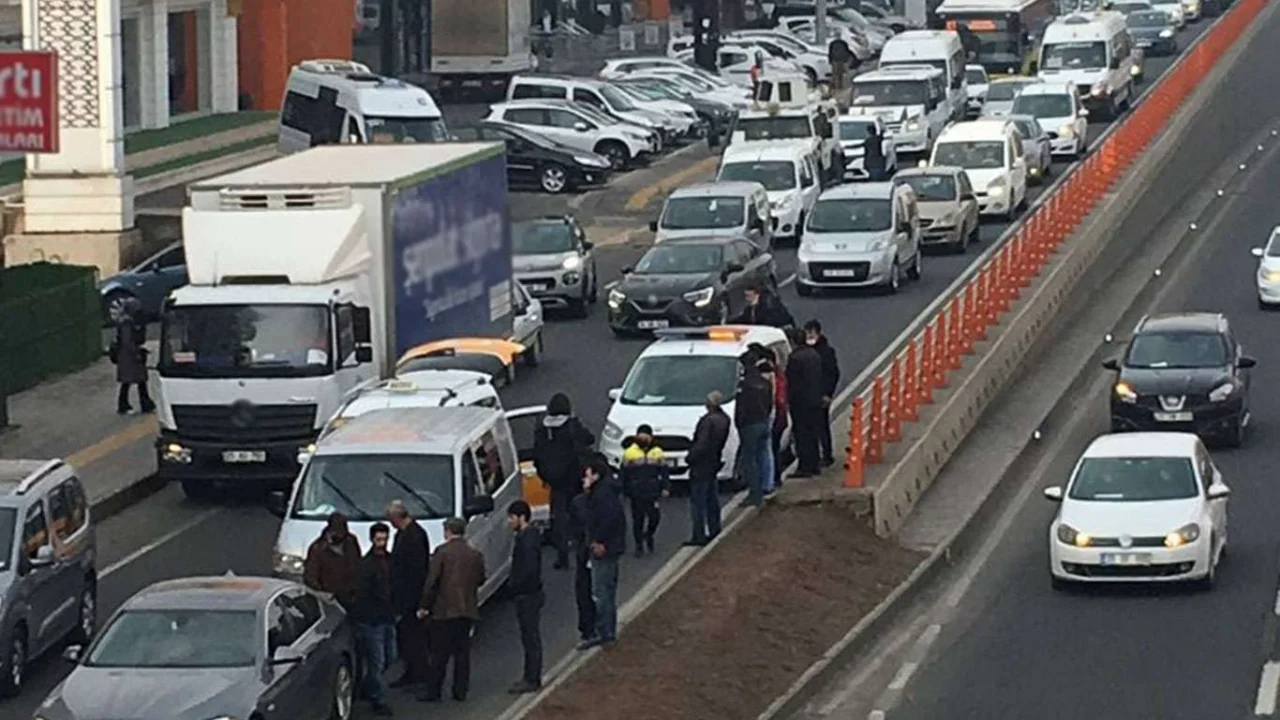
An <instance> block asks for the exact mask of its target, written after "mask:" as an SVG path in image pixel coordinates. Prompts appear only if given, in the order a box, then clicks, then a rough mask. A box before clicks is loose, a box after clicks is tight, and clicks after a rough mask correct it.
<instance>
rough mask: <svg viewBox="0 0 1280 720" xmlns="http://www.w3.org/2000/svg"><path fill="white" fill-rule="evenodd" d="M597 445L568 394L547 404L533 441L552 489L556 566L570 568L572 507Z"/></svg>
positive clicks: (537, 465)
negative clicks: (570, 509)
mask: <svg viewBox="0 0 1280 720" xmlns="http://www.w3.org/2000/svg"><path fill="white" fill-rule="evenodd" d="M595 442H596V438H595V436H594V435H592V434H591V433H590V432H589V431H588V430H587V429H586V428H585V427H583V426H582V423H581V422H580V421H579V420H578V418H577V417H575V416H574V415H573V406H572V405H571V404H570V403H569V397H568V396H567V395H565V394H564V393H556V394H555V395H553V396H551V400H550V401H549V402H548V403H547V414H546V417H544V418H542V424H541V425H539V426H538V428H537V430H536V431H535V433H534V437H533V464H534V467H535V468H537V470H538V477H541V478H542V482H544V483H546V485H547V487H548V488H550V489H551V540H552V543H553V544H554V545H555V548H556V562H555V565H554V566H553V567H554V568H555V569H557V570H563V569H564V568H566V567H568V566H569V505H570V503H571V502H572V501H573V498H574V496H575V495H577V494H578V493H579V492H581V491H582V466H583V463H584V459H585V458H586V457H587V455H588V453H590V452H591V446H592V445H594V444H595Z"/></svg>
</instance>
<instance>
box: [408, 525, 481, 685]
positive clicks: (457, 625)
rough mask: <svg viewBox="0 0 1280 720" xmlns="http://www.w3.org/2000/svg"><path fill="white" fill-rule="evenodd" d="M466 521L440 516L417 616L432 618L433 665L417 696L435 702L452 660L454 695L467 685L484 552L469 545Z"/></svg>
mask: <svg viewBox="0 0 1280 720" xmlns="http://www.w3.org/2000/svg"><path fill="white" fill-rule="evenodd" d="M466 534H467V521H466V520H463V519H462V518H449V519H448V520H445V521H444V544H443V545H441V546H440V547H438V548H436V551H435V552H434V553H432V555H431V570H430V572H429V573H428V574H427V585H426V588H425V589H424V590H423V593H422V607H421V609H420V610H419V611H418V617H421V618H430V621H431V670H430V673H429V675H428V679H427V692H426V694H424V695H422V696H420V697H419V698H418V699H419V700H421V701H423V702H439V700H440V694H441V691H442V689H443V687H444V671H445V666H446V665H448V663H449V660H450V659H452V660H453V699H454V700H457V701H459V702H461V701H463V700H466V699H467V690H468V689H469V687H470V685H471V628H472V626H473V625H474V624H475V621H476V620H478V619H479V618H480V599H479V592H480V586H481V585H483V584H484V581H485V568H484V555H483V554H481V553H480V551H479V550H476V549H475V548H473V547H471V546H470V545H469V544H467V540H466V537H465V536H466Z"/></svg>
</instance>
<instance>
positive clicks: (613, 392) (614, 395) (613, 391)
mask: <svg viewBox="0 0 1280 720" xmlns="http://www.w3.org/2000/svg"><path fill="white" fill-rule="evenodd" d="M620 397H622V388H610V389H609V399H610V400H612V401H613V402H618V398H620Z"/></svg>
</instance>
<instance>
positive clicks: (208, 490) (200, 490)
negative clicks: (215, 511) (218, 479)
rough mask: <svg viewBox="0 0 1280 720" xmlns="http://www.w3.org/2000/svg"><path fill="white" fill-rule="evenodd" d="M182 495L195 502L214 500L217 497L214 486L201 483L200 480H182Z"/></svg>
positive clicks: (209, 483)
mask: <svg viewBox="0 0 1280 720" xmlns="http://www.w3.org/2000/svg"><path fill="white" fill-rule="evenodd" d="M182 494H183V495H186V496H187V499H188V500H195V501H196V502H204V501H206V500H212V499H214V496H216V495H217V489H216V486H215V485H214V484H213V483H211V482H203V481H200V480H183V481H182Z"/></svg>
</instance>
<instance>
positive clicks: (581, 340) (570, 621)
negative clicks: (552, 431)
mask: <svg viewBox="0 0 1280 720" xmlns="http://www.w3.org/2000/svg"><path fill="white" fill-rule="evenodd" d="M1201 29H1202V26H1196V27H1193V28H1191V29H1190V30H1189V31H1188V32H1187V33H1185V35H1186V36H1187V37H1188V38H1190V37H1191V36H1192V35H1193V34H1194V33H1196V32H1199V31H1201ZM1184 44H1185V43H1184ZM1169 63H1170V61H1169V60H1168V59H1152V60H1150V61H1148V64H1147V78H1148V81H1147V85H1146V86H1144V89H1145V88H1146V87H1149V86H1150V85H1151V84H1152V81H1154V79H1155V78H1156V77H1157V76H1158V75H1159V74H1160V73H1161V72H1163V70H1164V69H1165V68H1167V67H1168V65H1169ZM1103 129H1104V126H1103V125H1102V124H1096V125H1093V126H1091V128H1090V137H1091V139H1092V138H1094V137H1096V136H1097V135H1098V134H1100V133H1101V132H1102V131H1103ZM672 167H673V169H674V166H672ZM1062 169H1063V168H1062V167H1060V166H1059V167H1057V168H1056V170H1057V171H1061V170H1062ZM1032 190H1033V195H1034V194H1038V193H1039V192H1040V190H1039V189H1037V188H1033V189H1032ZM519 195H521V196H523V197H525V198H526V199H524V200H520V201H517V202H524V203H529V204H530V205H531V206H541V207H543V208H545V209H543V210H541V211H540V212H558V211H561V210H559V208H561V207H563V205H562V203H565V202H566V201H565V200H564V199H562V198H546V197H545V196H538V195H530V194H519ZM182 198H183V193H181V192H178V193H177V195H176V196H175V197H174V198H172V199H171V201H172V202H176V203H177V204H181V202H182ZM153 199H154V198H153ZM140 204H142V203H141V201H140ZM655 214H656V208H650V209H647V210H645V211H644V212H642V213H636V214H635V215H634V222H635V225H636V226H637V227H640V226H643V225H645V224H646V223H647V222H648V220H649V219H651V216H653V215H655ZM513 215H514V216H515V217H519V216H520V215H519V214H518V213H516V212H515V211H513ZM582 220H583V221H584V224H588V225H589V224H591V223H592V220H593V218H591V217H583V218H582ZM614 220H616V218H614ZM1005 228H1006V225H1004V224H1002V223H995V222H992V223H987V224H984V226H983V228H982V239H983V241H985V242H990V241H993V240H995V239H996V238H998V237H999V236H1000V235H1001V233H1002V232H1003V231H1004V230H1005ZM644 247H645V244H643V243H637V244H635V245H630V246H628V245H623V246H614V247H609V248H602V249H601V250H600V253H599V258H598V263H599V272H600V278H601V282H602V286H603V284H605V283H607V282H610V281H612V280H615V279H617V278H618V277H619V276H620V269H621V268H622V267H624V266H627V265H630V264H633V263H634V262H635V260H636V259H637V258H638V257H639V255H640V254H641V253H642V252H643V250H644ZM979 247H981V245H979ZM976 252H977V251H973V252H972V253H971V254H970V255H968V256H956V255H949V256H937V257H929V258H926V262H925V265H924V277H923V279H922V280H921V281H919V282H916V283H910V284H908V285H906V286H904V289H903V292H901V293H899V294H897V295H895V296H882V295H872V294H867V293H850V294H834V293H832V294H823V295H822V296H820V297H812V298H800V297H799V296H797V295H796V294H795V292H794V288H793V287H791V285H790V280H789V278H790V276H791V274H792V272H793V270H794V266H795V251H794V249H782V250H779V252H778V257H777V262H778V268H779V277H780V278H782V279H783V280H784V285H785V286H786V287H785V288H784V290H783V299H784V301H785V302H786V303H787V305H788V306H789V307H790V309H791V310H792V312H793V314H794V315H795V316H796V318H797V319H798V320H799V321H801V322H803V321H805V320H807V319H809V318H818V319H820V320H821V321H822V323H823V325H824V327H825V328H826V331H827V334H828V336H829V337H830V339H831V342H832V344H833V345H834V347H835V348H836V351H837V353H838V354H839V358H840V361H841V364H842V367H843V368H844V378H845V381H846V382H847V381H848V380H849V379H852V378H853V377H854V376H855V375H857V374H858V371H859V370H860V369H861V368H862V367H864V366H865V365H866V364H867V363H868V362H870V361H871V360H872V359H874V358H875V356H876V355H878V354H879V353H880V352H881V351H882V350H883V349H884V347H885V346H886V345H887V344H888V343H889V342H890V341H892V339H893V338H894V337H896V336H897V335H898V333H899V332H901V330H902V329H903V328H904V327H905V326H906V325H908V324H909V323H910V322H911V320H912V319H913V318H914V317H915V316H916V315H918V314H919V313H920V312H921V311H922V310H923V309H924V308H925V307H926V306H927V305H928V304H929V303H930V302H931V301H932V300H933V298H934V297H935V296H936V295H937V294H938V293H940V292H941V291H942V290H944V289H945V288H946V287H947V285H948V284H949V283H950V282H951V281H952V280H953V279H954V278H955V277H956V276H957V275H958V274H959V273H960V272H961V271H962V270H963V269H964V268H965V267H966V266H967V265H968V264H969V263H970V262H972V261H973V256H974V255H976ZM645 345H646V342H645V341H643V340H632V341H620V340H617V339H615V338H614V337H613V335H612V333H610V331H609V329H608V327H607V325H606V323H605V319H604V312H603V308H601V307H597V308H595V310H594V311H593V312H592V314H591V316H590V317H589V318H587V319H585V320H553V321H552V322H551V323H550V324H549V325H548V327H547V330H546V355H545V357H544V360H543V363H542V364H541V365H540V366H539V367H537V368H536V369H532V370H530V371H529V372H527V373H526V374H524V375H523V376H522V377H521V379H520V380H519V382H517V384H516V385H515V386H513V387H511V388H509V389H506V390H504V392H503V399H504V403H505V404H506V406H507V407H509V408H514V407H519V406H522V405H527V404H542V403H544V402H545V401H546V400H547V398H548V397H549V396H550V395H551V394H552V393H553V392H556V391H561V390H563V391H566V392H568V393H569V394H570V396H571V397H572V398H573V400H574V402H575V408H576V410H577V412H578V413H579V414H580V415H581V417H582V418H583V419H584V421H585V422H586V423H587V424H588V426H589V427H591V428H592V429H594V430H598V429H599V428H600V427H601V426H602V425H603V422H604V417H605V413H606V411H607V410H608V404H609V403H608V398H607V392H608V390H609V389H610V388H611V387H614V386H616V385H618V384H620V382H621V381H622V379H623V377H624V376H625V373H626V371H627V369H628V368H629V367H630V365H631V363H632V361H633V360H634V359H635V357H636V356H637V355H638V354H639V352H640V351H641V350H642V349H643V348H644V347H645ZM840 445H841V443H840V441H839V440H837V446H838V447H839V446H840ZM149 471H150V470H149V468H148V469H147V470H146V472H149ZM139 472H140V474H141V472H143V471H142V470H140V471H139ZM664 512H665V517H664V519H663V524H662V527H661V530H660V538H659V541H658V553H657V555H655V556H653V557H650V558H646V559H643V560H635V559H628V560H627V561H626V562H625V564H624V566H623V574H622V577H623V581H622V584H623V587H622V597H621V598H620V600H621V601H623V602H625V600H626V598H627V597H629V596H630V595H631V593H633V592H634V591H635V589H637V588H639V587H640V586H641V585H642V584H643V582H644V581H645V580H646V579H647V578H648V577H650V576H651V575H652V574H653V573H654V572H656V570H657V569H658V568H659V567H661V564H662V563H664V562H665V561H666V560H667V559H668V558H669V557H670V554H671V553H672V552H673V551H674V550H675V548H676V546H677V545H678V543H679V542H680V541H681V540H683V539H684V538H685V537H686V534H687V532H688V529H687V528H688V515H687V512H686V508H685V505H684V504H683V502H681V501H680V500H678V499H673V500H670V501H668V502H667V503H666V504H665V506H664ZM277 523H278V521H277V520H276V519H275V518H273V517H272V516H270V515H269V514H267V513H266V511H265V510H263V509H261V508H260V507H259V506H258V505H257V504H256V503H255V502H254V501H253V500H248V501H245V502H240V503H234V502H229V503H228V504H226V505H223V506H220V507H201V506H198V505H193V504H191V503H189V502H187V501H185V500H183V499H182V498H181V494H180V493H179V492H178V491H177V490H176V489H174V488H170V489H168V490H166V491H165V492H162V493H160V494H157V495H155V496H153V497H151V498H148V499H147V500H145V501H143V502H142V503H140V504H139V505H137V506H135V507H133V508H130V509H129V510H127V511H126V512H125V513H123V514H121V515H119V516H117V517H115V518H112V519H110V520H108V521H106V522H105V523H103V524H102V526H101V527H100V529H99V533H100V537H101V538H102V542H103V544H104V550H103V553H102V560H101V563H100V567H101V568H108V567H110V566H112V564H113V563H123V564H122V565H120V566H119V567H118V568H112V571H111V572H109V573H104V575H103V577H102V579H101V582H100V593H101V598H100V607H101V608H102V612H103V613H109V612H111V611H112V610H114V608H115V607H117V606H118V605H119V603H120V602H122V601H123V600H124V599H126V598H127V597H128V596H129V595H131V594H132V593H134V592H136V591H138V590H140V589H141V588H143V587H145V586H146V585H148V584H150V583H153V582H156V581H159V580H162V579H168V578H173V577H181V576H188V575H193V574H201V573H215V574H221V573H224V572H226V571H228V570H230V571H233V572H235V573H238V574H261V573H267V572H269V571H270V566H269V555H270V552H271V547H272V545H273V541H274V537H275V532H276V528H277ZM157 540H161V541H162V542H159V544H157V545H155V546H154V547H151V548H149V549H148V548H147V546H148V544H149V543H154V542H156V541H157ZM547 567H548V571H547V572H548V577H549V581H550V582H549V586H548V588H547V591H548V592H547V594H548V604H547V607H546V610H545V611H544V619H543V633H544V638H545V642H546V645H547V648H546V657H547V664H548V666H551V665H553V664H554V663H555V662H556V661H557V660H558V659H559V658H560V657H561V656H562V655H563V654H564V653H565V652H567V651H569V649H570V647H571V645H572V644H573V642H574V639H575V637H576V624H575V620H574V609H573V598H572V592H571V590H570V585H571V578H570V577H569V576H568V575H567V574H566V573H553V572H551V571H550V569H549V568H550V559H548V560H547ZM484 615H485V617H484V619H483V620H482V621H481V623H480V626H479V631H478V641H477V642H478V646H477V648H476V651H475V652H474V653H473V666H474V671H473V673H474V674H473V690H472V693H471V698H470V699H469V700H468V701H467V703H466V704H465V705H458V704H455V703H448V702H447V703H445V704H443V705H442V706H439V707H436V708H432V710H431V717H433V718H459V719H461V718H467V719H471V718H475V719H477V720H478V719H480V718H492V717H494V716H495V715H496V714H497V713H498V712H500V711H501V709H502V708H504V707H505V706H506V705H507V704H508V701H509V696H507V695H506V694H505V689H506V687H507V686H508V685H509V684H510V683H511V682H513V681H514V680H515V679H516V678H517V677H518V674H519V669H518V668H519V662H520V658H519V653H520V648H519V643H518V641H517V639H516V638H517V636H516V635H515V632H514V618H513V611H512V609H511V608H510V606H509V604H507V603H504V602H502V601H500V600H499V601H496V602H494V603H493V604H492V605H491V606H489V607H487V608H485V611H484ZM1173 657H1174V658H1175V660H1171V661H1170V662H1173V661H1176V660H1177V659H1180V657H1179V656H1173ZM65 672H66V667H65V666H64V665H63V664H62V663H61V661H58V660H57V659H54V660H51V661H45V662H42V663H41V664H40V665H39V666H38V667H36V668H35V669H34V671H33V672H32V673H31V674H30V676H29V682H30V684H31V686H30V687H29V688H28V690H27V691H26V692H25V693H24V694H23V695H22V696H21V697H20V698H17V699H15V700H11V701H8V702H6V703H4V705H3V709H4V715H5V717H14V718H19V717H29V716H30V714H31V713H32V712H33V711H34V709H35V708H36V706H37V704H38V703H39V702H40V699H41V698H42V697H43V696H44V694H45V693H46V692H47V691H48V690H49V689H51V688H52V687H53V686H54V685H55V684H56V683H57V682H58V681H59V680H60V679H61V677H63V676H64V675H65ZM399 700H400V704H401V705H406V704H412V705H416V703H412V701H407V700H406V699H405V698H403V697H400V698H399ZM410 709H411V708H409V707H402V712H401V713H399V714H400V715H401V716H402V717H403V716H410V717H413V716H416V715H409V714H408V712H406V711H409V710H410ZM10 713H13V714H12V715H10ZM423 716H424V717H425V713H424V714H423ZM944 716H946V717H951V715H950V714H949V713H948V714H946V715H944ZM1032 716H1035V715H1034V714H1033V715H1032Z"/></svg>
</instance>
